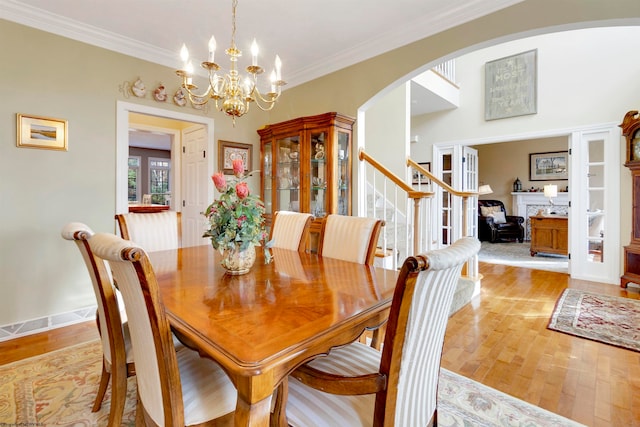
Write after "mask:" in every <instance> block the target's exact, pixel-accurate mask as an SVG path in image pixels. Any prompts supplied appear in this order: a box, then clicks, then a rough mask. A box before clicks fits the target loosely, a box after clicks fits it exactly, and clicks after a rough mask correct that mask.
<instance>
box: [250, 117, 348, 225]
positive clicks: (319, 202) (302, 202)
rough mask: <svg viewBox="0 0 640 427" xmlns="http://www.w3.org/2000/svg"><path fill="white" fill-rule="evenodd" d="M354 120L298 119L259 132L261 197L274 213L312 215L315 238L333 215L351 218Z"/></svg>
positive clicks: (267, 207) (331, 118)
mask: <svg viewBox="0 0 640 427" xmlns="http://www.w3.org/2000/svg"><path fill="white" fill-rule="evenodd" d="M353 123H354V119H353V118H351V117H348V116H345V115H342V114H339V113H325V114H320V115H316V116H307V117H300V118H297V119H292V120H288V121H285V122H281V123H276V124H270V125H267V126H265V127H263V128H261V129H258V134H259V135H260V156H261V168H260V169H261V180H260V184H261V197H262V200H263V201H264V204H265V210H266V216H267V222H268V224H270V223H271V217H272V215H273V213H274V212H276V211H279V210H289V211H294V212H309V213H311V214H313V216H314V217H315V220H314V223H313V224H312V226H311V231H312V233H313V232H314V231H315V232H318V231H319V224H320V221H319V220H321V219H322V218H323V217H324V216H326V215H327V214H330V213H337V214H341V215H350V214H351V143H352V142H351V138H352V131H353Z"/></svg>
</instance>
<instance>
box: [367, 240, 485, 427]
mask: <svg viewBox="0 0 640 427" xmlns="http://www.w3.org/2000/svg"><path fill="white" fill-rule="evenodd" d="M479 250H480V242H479V241H478V240H477V239H475V238H473V237H463V238H462V239H460V240H458V241H456V242H455V243H453V244H452V245H451V246H448V247H446V248H444V249H439V250H435V251H430V252H427V253H425V254H423V255H416V256H415V257H409V258H407V259H406V260H405V262H404V264H403V265H402V269H401V270H400V275H399V277H398V282H397V285H396V289H395V293H394V296H393V302H392V304H391V311H390V313H389V321H388V323H387V331H386V336H385V341H384V347H383V350H382V359H381V362H380V372H381V373H383V374H385V375H386V376H387V387H386V388H385V390H383V391H380V392H378V393H377V394H376V405H375V414H374V419H376V420H377V421H379V420H384V425H397V426H426V425H428V424H429V422H430V421H431V420H432V418H433V416H434V414H435V411H436V397H437V389H438V375H439V372H440V359H441V357H442V345H443V342H444V335H445V329H446V326H447V321H448V318H449V308H450V306H451V302H452V299H453V294H454V291H455V289H456V284H457V282H458V279H459V278H460V272H461V269H462V266H463V264H464V263H465V262H466V261H467V260H468V259H469V258H471V257H472V256H474V255H475V254H476V253H477V252H478V251H479Z"/></svg>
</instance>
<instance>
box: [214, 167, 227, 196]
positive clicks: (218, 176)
mask: <svg viewBox="0 0 640 427" xmlns="http://www.w3.org/2000/svg"><path fill="white" fill-rule="evenodd" d="M211 179H212V180H213V185H215V186H216V190H218V191H219V192H221V193H224V192H225V191H226V190H227V179H226V178H225V177H224V174H223V173H222V172H216V173H214V174H213V175H212V176H211Z"/></svg>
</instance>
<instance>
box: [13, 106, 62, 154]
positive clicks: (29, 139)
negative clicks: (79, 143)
mask: <svg viewBox="0 0 640 427" xmlns="http://www.w3.org/2000/svg"><path fill="white" fill-rule="evenodd" d="M16 117H17V119H16V134H17V141H16V145H17V146H18V147H25V148H40V149H46V150H61V151H67V132H68V131H67V121H66V120H62V119H54V118H51V117H38V116H31V115H27V114H17V115H16Z"/></svg>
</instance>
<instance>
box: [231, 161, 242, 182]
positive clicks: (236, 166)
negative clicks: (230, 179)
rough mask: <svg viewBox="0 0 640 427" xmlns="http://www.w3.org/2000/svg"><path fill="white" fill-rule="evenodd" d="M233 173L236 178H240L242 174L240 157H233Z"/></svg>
mask: <svg viewBox="0 0 640 427" xmlns="http://www.w3.org/2000/svg"><path fill="white" fill-rule="evenodd" d="M233 174H234V175H235V176H236V177H238V178H242V175H243V174H244V162H243V161H242V159H233Z"/></svg>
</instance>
